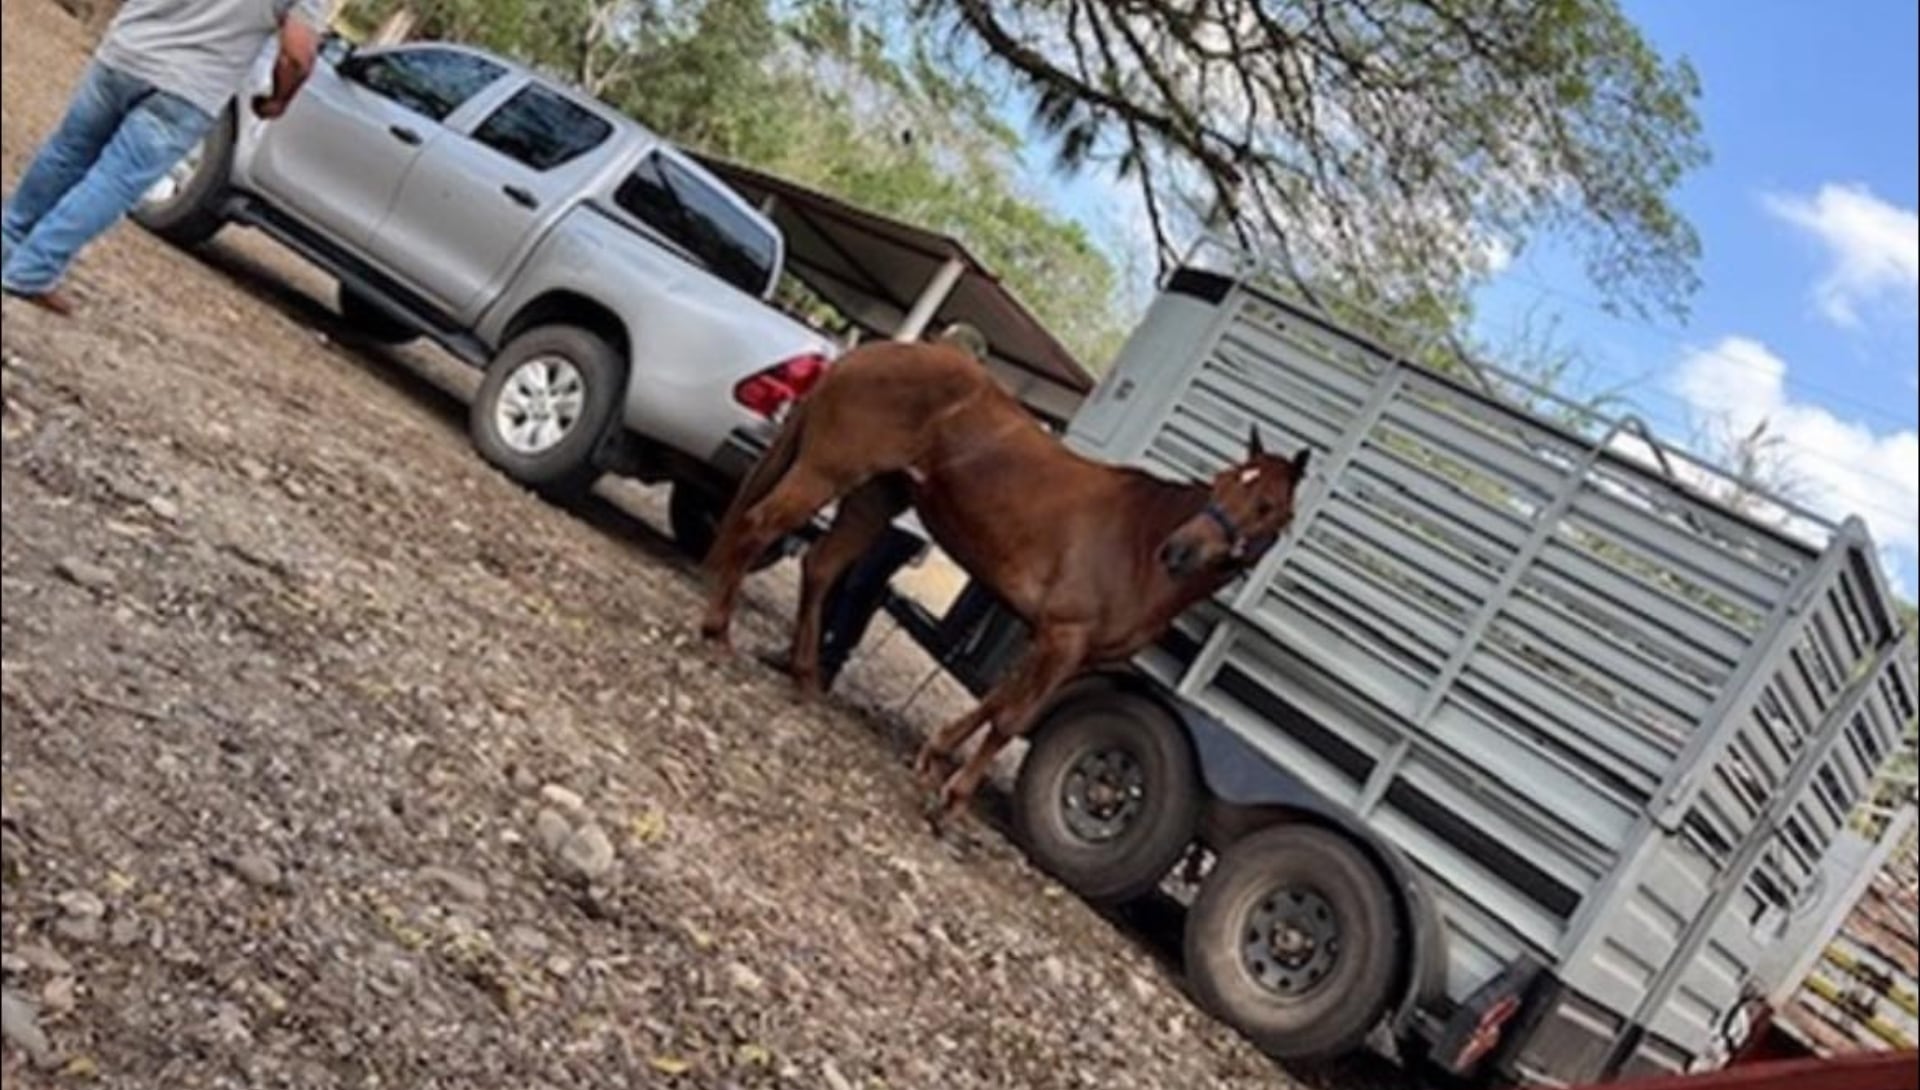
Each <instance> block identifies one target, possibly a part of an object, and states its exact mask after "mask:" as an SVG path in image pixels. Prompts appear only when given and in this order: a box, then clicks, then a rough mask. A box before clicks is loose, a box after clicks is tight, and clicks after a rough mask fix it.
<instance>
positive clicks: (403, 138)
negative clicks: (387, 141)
mask: <svg viewBox="0 0 1920 1090" xmlns="http://www.w3.org/2000/svg"><path fill="white" fill-rule="evenodd" d="M387 134H388V135H390V136H392V137H393V138H394V139H395V140H398V141H400V142H401V143H402V144H411V145H413V146H414V147H419V146H420V134H419V133H417V132H414V131H413V130H412V129H409V128H407V127H406V126H405V125H388V126H387Z"/></svg>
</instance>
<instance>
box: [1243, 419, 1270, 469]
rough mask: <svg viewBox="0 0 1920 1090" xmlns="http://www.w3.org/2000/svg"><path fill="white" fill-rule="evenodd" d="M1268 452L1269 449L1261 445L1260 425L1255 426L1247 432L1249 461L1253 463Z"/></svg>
mask: <svg viewBox="0 0 1920 1090" xmlns="http://www.w3.org/2000/svg"><path fill="white" fill-rule="evenodd" d="M1266 452H1267V448H1266V447H1263V446H1261V445H1260V425H1258V424H1255V425H1254V426H1253V427H1252V428H1251V429H1249V430H1248V432H1247V460H1248V461H1252V460H1253V459H1255V458H1258V457H1260V456H1261V455H1262V454H1265V453H1266Z"/></svg>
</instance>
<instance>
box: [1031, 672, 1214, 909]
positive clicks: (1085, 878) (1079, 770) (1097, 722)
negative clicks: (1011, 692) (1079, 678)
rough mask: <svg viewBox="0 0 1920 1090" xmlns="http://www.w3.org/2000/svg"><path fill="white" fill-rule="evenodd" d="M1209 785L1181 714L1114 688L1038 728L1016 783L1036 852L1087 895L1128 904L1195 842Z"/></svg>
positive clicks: (1059, 708) (1055, 713)
mask: <svg viewBox="0 0 1920 1090" xmlns="http://www.w3.org/2000/svg"><path fill="white" fill-rule="evenodd" d="M1200 802H1201V787H1200V779H1199V773H1198V772H1197V771H1196V769H1195V767H1194V759H1193V749H1192V746H1191V744H1190V743H1189V742H1188V741H1187V737H1186V735H1185V734H1184V733H1183V732H1182V731H1181V730H1180V728H1179V726H1178V724H1176V723H1175V722H1174V721H1173V719H1172V717H1170V716H1169V715H1167V713H1166V712H1165V711H1164V710H1162V709H1161V708H1160V707H1159V706H1158V705H1156V704H1154V703H1153V702H1152V701H1151V700H1148V699H1147V698H1145V697H1142V696H1137V695H1135V694H1133V693H1128V692H1122V691H1119V690H1116V689H1111V688H1104V687H1103V688H1097V689H1094V690H1093V691H1091V692H1087V693H1085V694H1084V695H1080V696H1069V697H1068V698H1067V699H1066V700H1065V701H1064V702H1063V703H1061V704H1058V705H1056V706H1055V707H1054V708H1053V709H1051V710H1050V711H1049V712H1048V713H1047V714H1046V718H1045V719H1044V720H1043V722H1042V723H1041V726H1040V729H1039V730H1038V731H1036V732H1035V735H1034V741H1033V746H1032V748H1031V749H1029V750H1028V751H1027V756H1026V759H1025V760H1024V761H1022V762H1021V764H1020V774H1019V778H1018V779H1017V780H1016V781H1015V784H1014V790H1013V826H1014V834H1015V837H1016V838H1017V839H1018V841H1019V843H1020V844H1021V846H1022V847H1023V848H1025V849H1026V852H1027V855H1028V856H1029V857H1030V858H1032V859H1033V861H1034V862H1035V863H1036V864H1037V865H1039V867H1040V868H1041V869H1042V870H1045V871H1047V872H1048V873H1049V874H1052V875H1053V876H1054V877H1056V878H1058V879H1059V880H1060V881H1061V882H1062V883H1063V884H1065V885H1066V886H1067V887H1068V888H1069V889H1071V890H1073V891H1074V892H1075V893H1077V894H1079V895H1080V896H1081V897H1083V898H1085V899H1087V900H1089V901H1092V902H1094V903H1096V904H1120V903H1123V902H1126V901H1130V900H1133V899H1135V898H1138V897H1140V896H1143V895H1145V894H1147V893H1150V892H1152V891H1153V889H1154V887H1155V886H1157V885H1159V883H1160V879H1162V878H1163V877H1165V876H1166V873H1167V871H1168V870H1170V869H1171V868H1172V867H1173V865H1174V864H1175V863H1176V862H1178V861H1179V860H1180V857H1181V855H1182V854H1183V853H1184V852H1185V851H1186V850H1187V847H1188V846H1189V845H1190V844H1191V843H1192V842H1193V838H1194V832H1195V829H1196V828H1197V827H1198V823H1199V819H1200Z"/></svg>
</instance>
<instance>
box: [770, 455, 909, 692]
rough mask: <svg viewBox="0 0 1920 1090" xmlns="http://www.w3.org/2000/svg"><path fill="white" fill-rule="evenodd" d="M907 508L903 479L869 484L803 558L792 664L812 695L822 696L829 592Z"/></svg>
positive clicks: (848, 500)
mask: <svg viewBox="0 0 1920 1090" xmlns="http://www.w3.org/2000/svg"><path fill="white" fill-rule="evenodd" d="M906 507H907V496H906V493H905V491H904V489H903V488H902V487H901V483H900V482H899V481H896V480H894V479H893V478H891V477H877V478H875V479H873V480H871V481H868V482H867V483H866V484H863V485H861V486H860V487H859V488H856V489H854V490H853V491H852V492H849V493H848V494H847V495H846V496H845V497H843V498H842V499H841V500H840V509H839V510H838V511H837V512H835V514H834V517H833V526H832V528H831V529H829V530H828V531H827V533H826V536H824V537H822V538H821V539H820V540H819V541H816V542H814V543H813V547H812V548H810V549H808V550H807V554H806V556H805V557H804V558H803V559H802V560H801V562H800V614H799V617H798V619H797V620H796V621H795V623H794V628H793V650H792V652H791V653H790V654H789V657H788V659H787V661H788V662H789V663H790V664H791V665H792V668H793V677H794V680H795V681H797V682H799V684H800V688H801V689H802V690H804V691H805V692H807V693H808V694H810V695H818V694H819V692H820V612H821V609H822V607H823V606H824V605H825V603H826V600H827V595H828V593H830V592H831V591H832V590H833V585H834V583H835V582H836V581H838V580H839V578H840V576H842V575H843V574H845V573H846V571H847V569H848V568H850V567H852V566H853V563H854V561H856V560H858V559H859V558H860V554H862V553H864V552H866V551H867V550H868V549H869V548H871V547H872V546H873V543H874V542H875V541H877V540H879V538H880V535H881V534H883V533H885V532H886V529H887V523H889V522H891V521H892V520H893V517H894V516H895V515H897V514H899V513H900V512H901V511H904V510H906Z"/></svg>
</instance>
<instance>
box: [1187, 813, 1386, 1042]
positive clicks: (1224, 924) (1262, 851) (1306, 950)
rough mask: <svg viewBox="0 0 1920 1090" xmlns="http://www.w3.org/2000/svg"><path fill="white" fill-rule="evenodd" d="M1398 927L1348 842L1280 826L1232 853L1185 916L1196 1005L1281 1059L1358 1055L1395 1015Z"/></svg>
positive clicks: (1368, 866)
mask: <svg viewBox="0 0 1920 1090" xmlns="http://www.w3.org/2000/svg"><path fill="white" fill-rule="evenodd" d="M1400 958H1401V950H1400V926H1399V918H1398V913H1397V912H1396V910H1395V906H1394V902H1393V897H1392V894H1391V893H1390V892H1389V891H1388V889H1387V885H1386V882H1385V881H1383V880H1382V879H1381V877H1380V872H1379V870H1378V869H1376V868H1375V867H1374V865H1373V863H1372V861H1370V860H1369V859H1368V858H1367V857H1366V856H1365V855H1363V854H1362V853H1361V851H1360V850H1359V849H1358V848H1357V847H1355V846H1354V845H1353V844H1352V843H1351V842H1350V841H1348V840H1347V839H1345V838H1344V837H1341V836H1339V835H1337V834H1335V833H1332V832H1329V831H1327V830H1325V829H1321V828H1318V827H1316V826H1311V825H1276V826H1273V827H1271V828H1268V829H1265V830H1262V831H1261V832H1258V833H1254V834H1253V835H1251V836H1249V837H1247V838H1245V839H1243V840H1241V841H1238V842H1237V843H1235V844H1233V845H1232V846H1231V847H1229V848H1227V850H1226V851H1225V852H1223V853H1222V854H1221V856H1220V861H1219V863H1218V865H1216V866H1215V867H1214V870H1213V873H1211V874H1209V875H1208V876H1207V879H1206V881H1205V883H1204V884H1202V885H1201V887H1200V893H1199V896H1198V897H1196V898H1195V899H1194V903H1193V907H1192V909H1190V910H1189V911H1188V913H1187V933H1186V970H1187V979H1188V981H1189V983H1190V985H1191V987H1192V989H1193V992H1194V996H1195V998H1197V999H1199V1000H1200V1002H1201V1004H1202V1005H1203V1006H1205V1007H1206V1008H1207V1009H1209V1010H1211V1011H1212V1012H1213V1013H1214V1014H1215V1015H1217V1016H1219V1017H1220V1018H1221V1019H1222V1020H1223V1021H1225V1022H1227V1023H1229V1024H1230V1025H1232V1026H1233V1027H1234V1028H1236V1029H1238V1030H1239V1031H1240V1032H1241V1033H1243V1034H1245V1035H1246V1036H1247V1038H1248V1039H1249V1040H1251V1041H1252V1042H1253V1043H1254V1044H1255V1045H1258V1046H1259V1047H1260V1049H1261V1050H1262V1051H1264V1052H1266V1053H1268V1054H1269V1055H1271V1056H1274V1057H1276V1058H1278V1059H1283V1060H1315V1059H1328V1058H1332V1057H1335V1056H1339V1055H1343V1054H1345V1053H1348V1052H1352V1051H1354V1050H1355V1049H1356V1048H1358V1047H1359V1046H1360V1044H1361V1042H1362V1041H1363V1040H1364V1039H1365V1037H1366V1035H1367V1033H1368V1031H1369V1030H1371V1029H1372V1028H1373V1026H1374V1024H1375V1023H1377V1022H1378V1021H1379V1020H1380V1017H1381V1014H1382V1013H1383V1012H1384V1011H1385V1009H1386V1006H1387V1002H1388V999H1389V997H1390V992H1391V990H1392V987H1393V982H1394V978H1395V975H1396V972H1397V970H1398V968H1399V963H1400Z"/></svg>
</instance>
